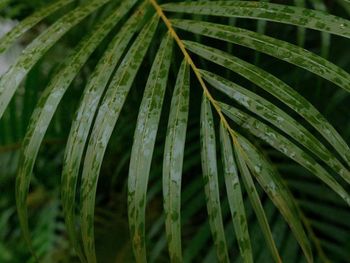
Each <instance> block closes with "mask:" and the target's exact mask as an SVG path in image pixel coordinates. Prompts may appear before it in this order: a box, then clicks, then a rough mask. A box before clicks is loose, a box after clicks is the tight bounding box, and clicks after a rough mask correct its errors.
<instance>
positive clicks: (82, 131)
mask: <svg viewBox="0 0 350 263" xmlns="http://www.w3.org/2000/svg"><path fill="white" fill-rule="evenodd" d="M136 16H137V14H136ZM157 25H158V17H157V16H155V17H154V18H153V19H151V21H150V22H149V23H148V24H147V25H146V26H145V27H144V28H143V29H142V31H141V33H140V34H139V35H138V37H137V38H136V40H135V41H134V43H133V45H132V46H131V48H130V49H129V51H128V53H127V54H126V56H125V57H124V59H123V60H122V62H121V64H120V66H119V67H118V69H117V71H116V73H115V74H114V76H113V78H112V80H111V83H110V84H109V87H108V89H107V91H106V94H105V96H104V98H103V100H102V102H101V106H100V108H99V110H98V113H97V116H96V120H95V123H94V126H93V129H92V133H91V136H90V141H89V145H88V148H87V151H86V156H85V161H84V169H83V173H82V186H81V207H82V208H81V231H82V236H83V244H84V250H85V253H86V255H87V257H88V258H89V259H90V260H91V262H94V261H95V260H96V258H95V244H94V208H95V194H96V188H97V181H98V176H99V170H100V167H101V163H102V160H103V155H104V152H105V150H106V147H107V144H108V141H109V138H110V136H111V134H112V132H113V129H114V126H115V124H116V122H117V119H118V117H119V114H120V111H121V109H122V107H123V104H124V102H125V99H126V97H127V94H128V92H129V90H130V88H131V85H132V83H133V81H134V78H135V76H136V73H137V71H138V69H139V67H140V65H141V63H142V61H143V58H144V56H145V54H146V52H147V49H148V47H149V45H150V43H151V40H152V37H153V35H154V33H155V31H156V28H157ZM126 32H128V31H127V30H126ZM123 39H124V38H121V41H123ZM125 47H126V46H125ZM125 47H124V48H125ZM124 48H123V49H119V50H120V54H122V53H123V52H122V50H124ZM117 53H119V52H117ZM107 68H108V67H107ZM104 70H106V68H105V69H104ZM102 71H103V70H102ZM102 75H103V74H102ZM94 86H95V85H94ZM102 91H103V89H101V87H100V85H99V84H98V82H96V86H95V87H94V88H93V89H91V90H90V91H89V92H87V93H86V98H85V99H83V101H82V102H83V104H82V107H83V108H82V109H83V111H82V113H83V114H78V118H77V121H79V122H77V125H76V128H77V130H76V131H74V130H72V134H75V136H76V139H75V140H74V141H72V143H73V145H72V146H73V147H74V148H75V147H76V146H78V148H76V149H79V155H78V156H72V157H74V158H73V160H70V159H68V158H67V159H66V160H67V162H68V160H69V162H71V165H70V167H73V168H74V170H75V171H76V172H77V171H78V169H79V165H77V162H78V163H80V160H81V156H82V152H83V149H84V147H83V146H84V145H85V142H86V139H87V136H88V133H89V130H90V127H91V124H92V120H93V116H94V114H93V113H94V112H95V110H96V107H97V105H98V102H99V98H100V97H101V96H102ZM96 98H97V99H96ZM91 110H93V111H91ZM82 135H83V137H81V136H82ZM75 145H76V146H75ZM71 152H72V151H71V150H69V149H68V151H67V153H71ZM67 156H68V155H67ZM66 171H67V173H69V171H70V169H67V170H66Z"/></svg>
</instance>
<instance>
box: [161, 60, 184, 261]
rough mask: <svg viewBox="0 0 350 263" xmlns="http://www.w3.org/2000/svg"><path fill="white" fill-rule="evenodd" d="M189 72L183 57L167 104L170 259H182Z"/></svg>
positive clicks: (165, 171) (166, 190)
mask: <svg viewBox="0 0 350 263" xmlns="http://www.w3.org/2000/svg"><path fill="white" fill-rule="evenodd" d="M189 88H190V72H189V67H188V64H187V62H186V61H185V60H183V62H182V64H181V67H180V70H179V73H178V76H177V80H176V84H175V89H174V92H173V97H172V101H171V106H170V114H169V121H168V129H167V135H166V140H165V148H164V160H163V196H164V211H165V216H166V221H165V227H166V234H167V239H168V248H169V255H170V261H171V262H182V261H183V259H182V250H181V222H180V214H181V211H180V210H181V176H182V164H183V159H184V148H185V140H186V128H187V119H188V110H189V93H190V91H189Z"/></svg>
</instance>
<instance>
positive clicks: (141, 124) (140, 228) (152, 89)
mask: <svg viewBox="0 0 350 263" xmlns="http://www.w3.org/2000/svg"><path fill="white" fill-rule="evenodd" d="M172 43H173V42H172V37H171V35H170V34H167V35H166V36H165V37H164V39H163V41H162V43H161V45H160V48H159V50H158V52H157V55H156V58H155V60H154V62H153V65H152V68H151V71H150V75H149V78H148V80H147V84H146V88H145V92H144V95H143V99H142V102H141V106H140V111H139V116H138V118H137V126H136V131H135V134H134V142H133V146H132V150H131V158H130V167H129V177H128V216H129V224H130V232H131V240H132V244H133V250H134V254H135V257H136V262H146V261H147V257H146V242H145V210H146V196H147V185H148V177H149V172H150V168H151V162H152V155H153V149H154V144H155V140H156V135H157V130H158V124H159V119H160V114H161V110H162V105H163V98H164V93H165V89H166V85H167V81H168V74H169V68H170V63H171V55H172Z"/></svg>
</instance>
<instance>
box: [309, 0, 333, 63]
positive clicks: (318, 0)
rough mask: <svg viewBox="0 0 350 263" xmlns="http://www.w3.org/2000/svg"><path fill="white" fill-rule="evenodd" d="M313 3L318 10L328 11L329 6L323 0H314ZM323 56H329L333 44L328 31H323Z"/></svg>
mask: <svg viewBox="0 0 350 263" xmlns="http://www.w3.org/2000/svg"><path fill="white" fill-rule="evenodd" d="M311 2H312V5H313V7H314V8H315V9H316V10H320V11H322V12H327V6H326V4H325V2H324V1H322V0H312V1H311ZM321 42H322V43H321V56H322V57H324V58H328V57H329V49H330V46H331V35H330V34H329V33H326V32H322V33H321Z"/></svg>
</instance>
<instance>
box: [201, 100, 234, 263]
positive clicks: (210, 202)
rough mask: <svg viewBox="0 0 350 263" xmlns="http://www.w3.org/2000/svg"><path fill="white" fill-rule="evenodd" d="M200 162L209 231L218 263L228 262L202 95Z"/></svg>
mask: <svg viewBox="0 0 350 263" xmlns="http://www.w3.org/2000/svg"><path fill="white" fill-rule="evenodd" d="M200 131H201V133H200V135H201V160H202V171H203V178H204V184H205V186H204V189H205V195H206V200H207V201H206V202H207V209H208V217H209V224H210V230H211V232H212V236H213V239H214V245H215V247H216V253H217V256H218V260H219V262H230V259H229V256H228V252H227V245H226V238H225V230H224V225H223V221H222V214H221V204H220V203H221V202H220V195H219V185H218V171H217V160H216V142H215V129H214V120H213V114H212V111H211V106H210V102H209V100H208V99H207V97H206V96H205V95H204V94H203V100H202V106H201V128H200Z"/></svg>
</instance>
